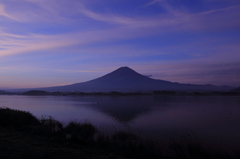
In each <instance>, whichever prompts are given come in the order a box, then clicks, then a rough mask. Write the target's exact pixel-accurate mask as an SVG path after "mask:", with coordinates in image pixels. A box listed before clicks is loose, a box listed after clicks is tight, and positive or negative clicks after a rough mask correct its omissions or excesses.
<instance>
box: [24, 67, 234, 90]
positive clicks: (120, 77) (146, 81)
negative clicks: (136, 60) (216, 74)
mask: <svg viewBox="0 0 240 159" xmlns="http://www.w3.org/2000/svg"><path fill="white" fill-rule="evenodd" d="M231 89H232V87H228V86H214V85H210V84H208V85H194V84H180V83H173V82H169V81H164V80H158V79H152V78H150V77H146V76H144V75H141V74H139V73H137V72H136V71H134V70H132V69H131V68H129V67H120V68H118V69H117V70H115V71H113V72H111V73H109V74H106V75H104V76H102V77H99V78H97V79H94V80H90V81H87V82H82V83H76V84H71V85H65V86H56V87H46V88H35V89H34V90H44V91H48V92H55V91H60V92H69V91H78V92H94V91H95V92H96V91H99V92H100V91H102V92H109V91H122V92H126V91H153V90H171V91H229V90H231ZM27 90H30V89H24V90H23V91H27ZM31 90H33V89H31Z"/></svg>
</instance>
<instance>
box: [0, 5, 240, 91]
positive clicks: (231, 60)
mask: <svg viewBox="0 0 240 159" xmlns="http://www.w3.org/2000/svg"><path fill="white" fill-rule="evenodd" d="M239 19H240V1H239V0H0V88H36V87H49V86H60V85H67V84H73V83H80V82H85V81H88V80H92V79H95V78H98V77H100V76H103V75H105V74H107V73H109V72H111V71H114V70H115V69H117V68H119V67H122V66H128V67H130V68H132V69H134V70H135V71H137V72H139V73H141V74H143V75H148V76H149V75H151V78H154V79H161V80H168V81H171V82H179V83H191V84H214V85H218V86H221V85H229V86H233V87H239V86H240V80H239V79H240V20H239Z"/></svg>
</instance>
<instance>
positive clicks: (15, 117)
mask: <svg viewBox="0 0 240 159" xmlns="http://www.w3.org/2000/svg"><path fill="white" fill-rule="evenodd" d="M0 158H14V159H22V158H24V159H28V158H29V159H30V158H37V159H38V158H39V159H40V158H49V159H53V158H58V159H63V158H68V159H69V158H86V159H95V158H96V159H98V158H101V159H103V158H109V159H124V158H139V159H145V158H146V159H152V158H159V159H161V158H163V159H165V158H166V159H167V158H171V159H215V158H216V159H225V158H226V159H235V158H236V159H237V158H240V151H233V152H232V153H229V152H228V153H227V152H223V151H220V150H217V149H213V148H210V147H207V146H204V145H203V144H201V143H200V142H198V141H196V140H185V141H181V142H177V141H174V142H172V141H171V142H170V141H169V142H167V143H159V142H157V141H154V140H149V139H148V140H147V139H143V138H140V137H138V136H137V135H134V134H132V133H127V132H121V131H120V132H115V133H114V134H112V135H107V134H106V133H102V132H100V131H99V130H97V128H96V127H94V126H93V125H92V124H90V123H78V122H75V121H72V122H70V123H69V124H67V125H66V126H63V125H62V123H60V122H59V121H57V120H55V119H53V118H52V117H44V116H43V117H42V118H41V119H37V118H36V117H34V116H33V115H32V114H31V113H29V112H25V111H19V110H13V109H9V108H0Z"/></svg>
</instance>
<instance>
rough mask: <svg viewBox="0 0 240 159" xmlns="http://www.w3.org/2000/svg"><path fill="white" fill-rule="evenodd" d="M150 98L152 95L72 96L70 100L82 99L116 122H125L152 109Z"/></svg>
mask: <svg viewBox="0 0 240 159" xmlns="http://www.w3.org/2000/svg"><path fill="white" fill-rule="evenodd" d="M152 98H153V97H152V96H100V97H98V96H95V97H89V96H86V97H80V98H79V97H78V98H76V97H73V98H72V100H75V101H82V102H83V101H84V102H86V103H88V106H89V107H91V108H93V109H95V110H96V111H100V112H102V113H104V114H106V115H108V116H111V117H113V118H114V119H115V120H117V121H118V122H121V123H124V124H127V123H129V122H131V121H133V120H134V119H135V118H137V117H138V116H140V115H142V114H146V113H149V112H150V111H151V110H152V109H151V108H152V106H153V100H152ZM90 101H91V102H90ZM76 106H77V105H76Z"/></svg>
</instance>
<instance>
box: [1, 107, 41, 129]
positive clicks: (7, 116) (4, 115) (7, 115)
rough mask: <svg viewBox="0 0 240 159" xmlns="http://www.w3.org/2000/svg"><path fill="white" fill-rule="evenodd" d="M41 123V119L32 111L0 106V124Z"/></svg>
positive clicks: (21, 124)
mask: <svg viewBox="0 0 240 159" xmlns="http://www.w3.org/2000/svg"><path fill="white" fill-rule="evenodd" d="M39 124H40V122H39V120H38V119H37V118H36V117H35V116H33V115H32V114H31V113H30V112H26V111H22V110H14V109H10V108H0V126H4V127H11V126H12V127H26V126H36V125H39Z"/></svg>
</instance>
